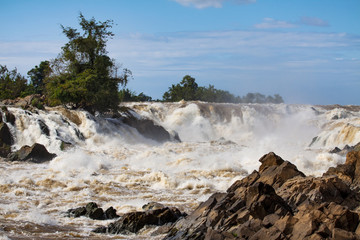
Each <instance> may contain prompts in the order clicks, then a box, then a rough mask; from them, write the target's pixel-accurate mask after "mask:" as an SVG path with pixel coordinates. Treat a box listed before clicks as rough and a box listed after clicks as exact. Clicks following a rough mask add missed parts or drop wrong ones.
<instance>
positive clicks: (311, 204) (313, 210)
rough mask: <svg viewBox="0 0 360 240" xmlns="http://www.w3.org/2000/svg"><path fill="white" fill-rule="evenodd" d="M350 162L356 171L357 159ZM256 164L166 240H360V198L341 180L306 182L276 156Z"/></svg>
mask: <svg viewBox="0 0 360 240" xmlns="http://www.w3.org/2000/svg"><path fill="white" fill-rule="evenodd" d="M348 157H349V159H348V160H347V163H348V164H349V165H351V164H352V165H351V166H355V171H356V163H357V161H358V155H357V154H355V153H352V154H349V156H348ZM260 162H261V163H262V165H261V167H260V169H259V172H258V171H254V172H253V173H251V174H250V175H249V176H247V177H245V178H243V179H242V180H238V181H236V182H235V183H234V184H233V185H232V186H231V187H230V188H229V189H228V190H227V192H226V193H215V194H213V195H212V196H211V197H210V198H209V199H208V200H207V201H205V202H203V203H201V204H200V205H199V207H198V208H197V209H195V210H194V212H193V213H191V214H190V215H188V216H187V217H185V218H183V219H180V220H179V221H177V222H176V223H175V224H174V225H173V226H172V227H170V228H169V230H168V234H167V236H166V237H165V238H164V239H167V240H175V239H220V240H223V239H224V240H225V239H251V240H255V239H258V240H260V239H274V240H279V239H281V240H282V239H284V240H285V239H286V240H288V239H290V240H300V239H360V236H359V235H357V232H360V224H359V223H360V221H359V214H358V213H357V212H355V211H352V209H357V208H358V207H359V205H360V204H359V203H360V201H359V200H360V198H359V195H358V193H357V192H355V191H354V190H352V189H351V188H350V186H349V185H347V184H346V183H345V182H344V181H342V180H341V179H339V178H338V177H337V176H324V177H319V178H315V177H306V176H305V175H304V174H303V173H302V172H300V171H298V170H297V168H296V166H295V165H293V164H291V163H289V162H287V161H284V160H283V159H281V158H280V157H279V156H277V155H275V154H274V153H269V154H267V155H265V156H263V157H262V158H261V159H260ZM355 171H354V172H355ZM354 175H355V174H354Z"/></svg>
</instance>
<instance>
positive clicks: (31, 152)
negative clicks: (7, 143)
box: [6, 143, 56, 163]
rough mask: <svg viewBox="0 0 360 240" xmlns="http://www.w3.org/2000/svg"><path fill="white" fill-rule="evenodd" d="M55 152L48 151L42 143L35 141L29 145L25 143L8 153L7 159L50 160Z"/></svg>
mask: <svg viewBox="0 0 360 240" xmlns="http://www.w3.org/2000/svg"><path fill="white" fill-rule="evenodd" d="M55 157H56V154H54V153H49V152H48V151H47V149H46V148H45V146H44V145H42V144H39V143H35V144H34V145H32V146H31V147H29V146H27V145H25V146H22V147H21V148H20V149H19V150H18V151H16V152H13V153H11V154H9V156H8V158H7V159H6V160H7V161H20V162H33V163H43V162H48V161H51V160H52V159H53V158H55Z"/></svg>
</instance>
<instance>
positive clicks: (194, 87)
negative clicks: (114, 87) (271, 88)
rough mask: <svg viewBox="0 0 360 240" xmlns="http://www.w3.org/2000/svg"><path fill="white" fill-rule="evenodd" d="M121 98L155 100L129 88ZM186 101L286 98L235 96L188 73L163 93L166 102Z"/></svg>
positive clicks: (278, 100) (278, 98)
mask: <svg viewBox="0 0 360 240" xmlns="http://www.w3.org/2000/svg"><path fill="white" fill-rule="evenodd" d="M119 94H120V99H121V100H122V101H124V102H145V101H153V99H152V98H151V97H150V96H147V95H145V94H144V93H140V94H138V95H137V94H136V93H135V92H133V91H131V90H129V89H127V88H126V89H123V90H121V91H120V93H119ZM181 100H185V101H203V102H216V103H283V102H284V100H283V98H282V97H281V96H280V95H279V94H275V95H274V96H265V95H263V94H261V93H248V94H246V95H245V96H243V97H241V96H235V95H233V94H232V93H230V92H228V91H225V90H221V89H216V88H215V87H214V85H209V87H199V86H198V84H197V83H196V81H195V78H193V77H191V76H189V75H186V76H184V78H183V79H182V81H181V82H180V83H178V84H176V85H174V84H173V85H172V86H171V87H169V90H168V91H167V92H165V93H164V94H163V99H162V100H155V101H164V102H178V101H181Z"/></svg>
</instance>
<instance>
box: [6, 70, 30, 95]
mask: <svg viewBox="0 0 360 240" xmlns="http://www.w3.org/2000/svg"><path fill="white" fill-rule="evenodd" d="M0 89H1V91H0V99H1V100H3V99H15V98H17V97H24V96H26V95H27V90H28V85H27V80H26V78H25V77H23V76H22V75H21V74H20V73H18V72H17V69H16V68H15V69H14V70H11V71H10V70H8V69H7V67H6V66H2V65H0Z"/></svg>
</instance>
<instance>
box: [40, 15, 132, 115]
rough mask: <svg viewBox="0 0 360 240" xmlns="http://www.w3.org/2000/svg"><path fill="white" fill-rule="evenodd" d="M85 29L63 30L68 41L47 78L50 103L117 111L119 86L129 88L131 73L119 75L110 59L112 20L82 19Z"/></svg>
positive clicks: (80, 21) (66, 28) (124, 72)
mask: <svg viewBox="0 0 360 240" xmlns="http://www.w3.org/2000/svg"><path fill="white" fill-rule="evenodd" d="M79 24H80V26H81V29H82V33H80V32H79V31H78V30H77V29H74V28H70V27H64V26H61V27H62V30H63V33H64V34H65V35H66V37H67V38H68V39H69V42H68V43H66V44H65V46H64V47H62V53H61V54H60V56H59V57H58V58H57V59H55V60H54V61H53V62H52V69H53V72H52V74H51V76H50V77H48V78H46V91H47V94H48V99H49V102H50V104H53V105H56V104H60V103H61V104H68V105H72V106H73V107H75V108H79V107H81V108H84V109H86V110H88V111H90V112H95V111H100V112H104V111H108V110H114V109H117V107H118V105H119V102H120V99H119V95H118V89H119V85H120V84H121V85H124V86H125V85H126V84H127V81H128V77H129V76H130V75H131V72H130V71H129V70H127V69H125V70H124V71H123V73H122V74H120V75H118V68H117V66H116V64H115V62H114V60H113V59H110V57H109V56H107V51H106V42H107V40H108V38H110V37H112V36H113V33H112V32H111V31H109V28H111V27H112V21H110V20H107V21H105V22H97V21H95V19H94V18H92V19H90V20H87V19H85V18H84V16H83V15H82V14H80V17H79Z"/></svg>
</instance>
